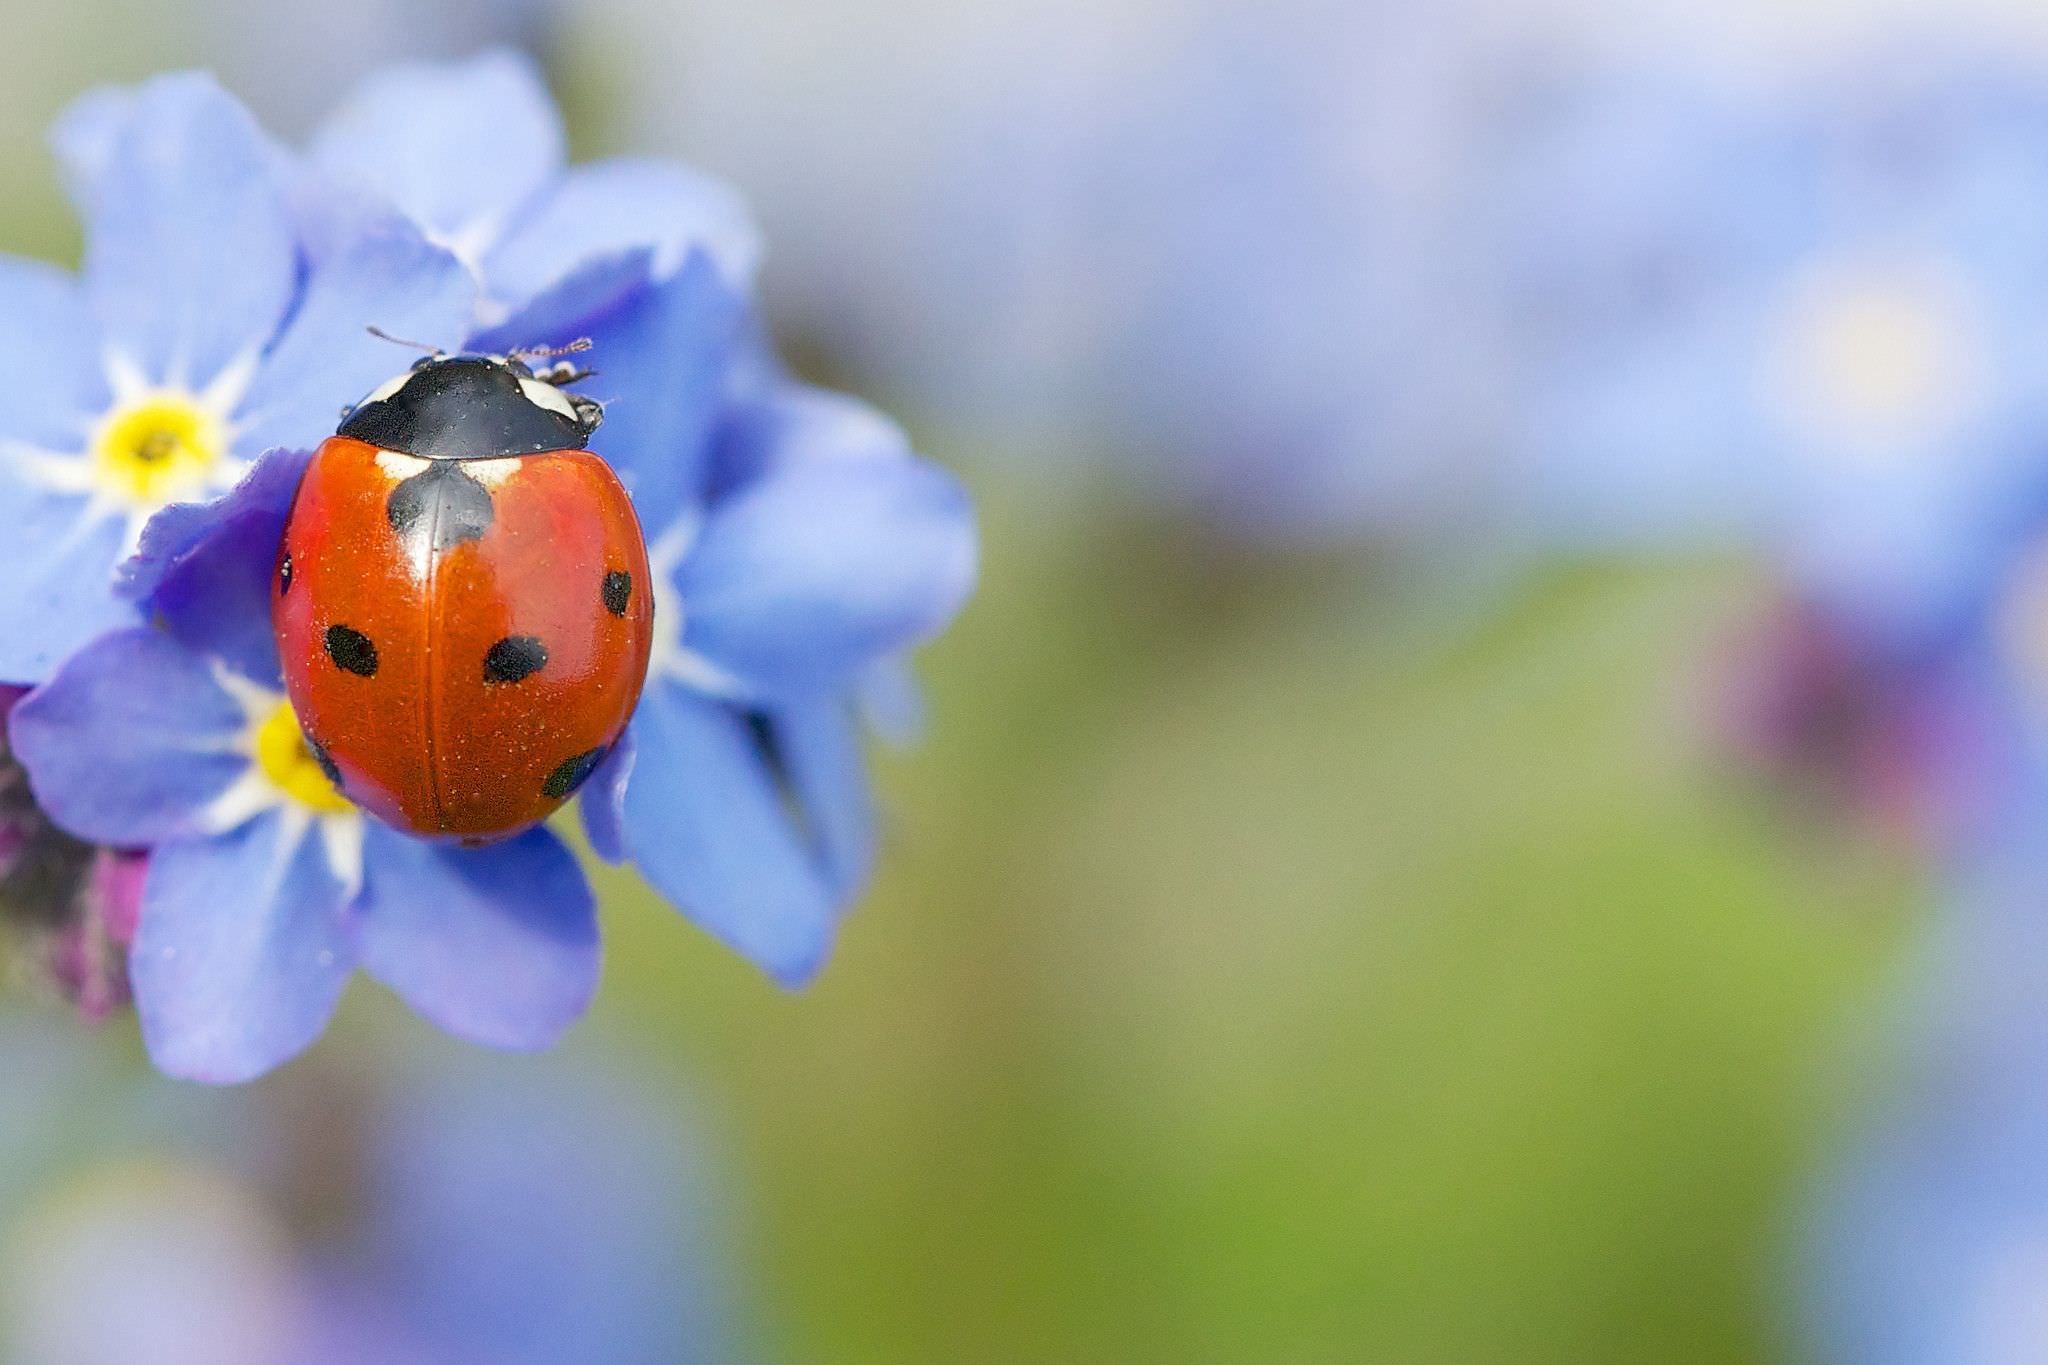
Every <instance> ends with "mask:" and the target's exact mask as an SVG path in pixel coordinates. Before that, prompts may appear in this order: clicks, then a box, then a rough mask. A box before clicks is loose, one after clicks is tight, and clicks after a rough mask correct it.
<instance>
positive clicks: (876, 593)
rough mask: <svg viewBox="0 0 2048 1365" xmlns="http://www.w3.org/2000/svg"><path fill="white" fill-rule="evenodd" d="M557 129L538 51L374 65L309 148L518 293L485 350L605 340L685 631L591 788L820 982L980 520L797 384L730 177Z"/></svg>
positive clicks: (772, 956)
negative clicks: (866, 707)
mask: <svg viewBox="0 0 2048 1365" xmlns="http://www.w3.org/2000/svg"><path fill="white" fill-rule="evenodd" d="M436 101H439V102H440V103H436ZM477 107H490V108H493V109H497V110H500V111H503V112H505V117H504V118H502V119H500V120H499V127H500V129H501V130H502V132H503V135H502V136H501V137H498V138H494V139H493V141H492V143H491V147H492V148H502V149H503V155H502V157H500V158H498V159H494V158H493V157H492V156H488V155H479V150H478V146H477V144H476V141H475V139H474V138H472V137H470V136H468V135H466V134H465V133H463V132H462V129H463V128H464V127H465V126H466V125H464V124H463V123H462V121H461V119H460V118H458V116H457V115H458V113H459V111H462V110H466V109H473V108H477ZM398 108H402V109H404V110H405V111H406V117H405V118H404V119H403V120H398V119H396V118H394V117H393V116H392V114H391V112H390V111H392V110H393V109H398ZM434 109H443V110H445V112H446V115H447V117H445V118H434V117H419V115H421V114H422V113H423V112H426V113H431V111H432V110H434ZM560 141H561V139H560V132H559V129H558V127H557V124H556V120H555V116H554V113H553V110H552V107H551V106H550V105H549V104H548V101H547V98H546V93H545V90H544V89H543V88H541V87H540V86H539V84H538V81H537V79H536V78H535V77H534V76H533V74H532V72H531V70H530V68H529V66H528V65H527V64H526V63H524V62H523V61H522V60H519V59H516V58H511V57H506V56H502V55H501V56H491V57H485V58H480V59H477V60H476V61H473V62H471V63H467V64H458V65H455V66H452V67H447V66H444V67H435V66H421V67H414V68H403V69H400V70H398V71H395V72H393V73H389V74H387V75H385V76H382V77H379V78H376V79H375V80H373V81H371V82H370V83H369V85H368V86H367V87H366V88H365V91H364V92H363V94H362V95H361V96H359V97H358V98H357V99H356V100H355V101H353V102H352V103H351V104H350V106H349V108H348V109H347V110H345V111H344V112H343V113H342V114H341V115H338V116H337V117H336V118H335V119H334V120H333V121H331V122H330V123H329V124H328V125H327V127H326V128H325V129H323V131H322V132H321V133H320V134H319V135H318V136H316V138H315V140H314V147H313V152H312V155H313V158H314V160H315V161H316V162H317V163H319V164H321V165H322V166H324V167H325V168H326V169H327V171H328V172H329V173H330V174H333V175H336V176H340V177H344V178H350V179H352V181H353V183H356V184H358V185H361V186H366V187H368V188H370V189H373V190H376V191H378V192H381V193H383V194H385V195H386V196H388V197H389V199H390V200H391V202H393V203H395V204H397V205H398V206H399V207H401V208H403V209H405V210H406V211H407V212H409V213H412V214H414V215H415V216H416V217H417V218H418V219H419V220H420V222H421V224H422V226H423V229H424V230H425V231H426V232H427V234H428V235H429V236H431V237H434V238H436V239H437V240H441V241H443V242H448V243H452V244H454V246H455V247H456V249H457V250H458V254H460V255H462V256H463V257H464V259H466V260H468V261H469V262H470V263H471V265H472V267H473V268H474V269H476V270H477V272H478V274H479V278H480V279H481V280H482V281H483V288H484V292H485V294H486V297H487V298H489V299H491V300H492V301H493V302H494V305H495V306H497V307H505V306H510V305H511V304H513V303H515V302H517V303H519V305H520V306H519V307H518V308H517V311H515V312H512V313H511V314H510V315H509V316H507V317H505V318H504V319H503V320H502V321H500V322H499V323H498V324H497V325H496V326H489V327H486V328H484V329H483V330H482V331H480V332H479V333H478V334H477V335H475V336H473V337H472V338H471V341H470V345H471V347H472V348H473V349H478V350H485V351H505V350H510V349H513V348H516V347H524V346H533V345H537V344H555V345H560V344H566V343H568V342H570V341H574V340H577V339H579V338H583V337H588V338H590V339H591V340H592V342H593V343H594V344H593V348H592V350H591V352H590V356H591V359H592V363H593V365H594V366H595V368H596V369H597V371H598V373H597V375H596V376H595V377H594V378H593V379H591V380H590V381H588V382H587V383H586V384H585V385H584V386H583V388H584V390H585V391H586V392H588V393H589V394H591V396H593V397H595V398H598V399H600V400H602V401H603V402H604V404H605V420H604V425H603V427H601V428H600V429H599V432H598V435H597V436H596V438H595V440H594V442H593V448H594V449H596V450H597V451H598V452H599V453H600V454H602V455H604V456H605V458H606V459H607V460H609V461H610V462H611V463H612V464H613V466H614V467H615V468H616V469H617V470H618V472H619V475H620V477H621V479H622V480H623V481H624V483H625V485H626V487H627V488H628V489H629V490H631V492H632V494H633V498H634V504H635V508H636V510H637V511H638V513H639V517H640V521H641V524H642V526H643V528H644V530H645V532H646V534H647V538H648V544H649V551H650V556H651V559H652V562H653V569H654V573H655V577H656V622H657V630H658V631H659V632H660V639H659V643H658V644H657V647H656V650H655V655H654V660H653V665H652V668H651V671H650V675H649V681H648V686H647V690H646V693H645V694H644V696H643V698H642V701H641V707H640V712H639V714H638V717H637V718H636V720H635V722H634V724H633V727H632V729H631V731H630V732H629V742H628V743H626V744H623V745H621V746H620V747H619V749H618V750H617V751H615V752H614V754H613V755H612V756H611V758H610V759H609V761H608V762H607V764H606V766H605V768H604V769H603V770H602V771H601V772H600V774H599V775H598V776H597V777H596V778H594V779H593V780H592V782H591V783H590V785H589V787H588V788H586V792H585V796H584V798H583V801H582V810H583V812H584V815H585V819H586V824H587V827H588V829H589V831H590V834H591V839H592V843H593V845H594V846H595V847H596V848H597V850H598V851H599V852H600V853H601V854H603V855H604V856H606V857H609V858H613V859H618V858H624V857H630V858H631V859H632V860H633V861H634V863H635V864H636V865H637V866H638V867H639V868H640V869H641V870H642V871H643V872H644V873H645V874H646V875H647V877H648V878H649V880H650V881H652V882H653V884H654V885H655V887H656V889H657V890H659V891H660V892H661V893H662V894H663V895H664V896H666V897H667V898H668V899H669V900H671V901H672V902H674V903H675V904H677V905H678V906H680V907H682V908H683V909H684V910H685V912H687V913H688V914H689V915H690V916H691V918H693V919H694V920H696V921H697V922H698V923H699V924H701V925H703V926H704V927H705V928H707V929H708V930H710V931H711V932H712V933H713V934H715V935H716V936H718V937H719V938H720V939H722V940H723V941H725V942H727V943H728V944H730V945H732V946H733V947H735V948H737V949H738V950H740V951H741V952H743V953H745V954H747V955H748V956H749V957H751V958H753V959H754V960H755V961H756V962H758V963H760V964H761V965H762V966H763V967H764V968H765V969H766V970H767V971H768V972H769V973H770V974H772V975H773V976H774V977H775V978H776V979H777V980H779V981H782V982H784V983H786V984H790V985H795V984H799V983H801V982H803V981H805V980H808V979H809V978H810V977H811V975H812V974H813V973H815V972H816V971H817V969H818V967H819V966H820V965H821V964H822V962H823V961H824V959H825V956H826V954H827V952H828V951H829V948H830V946H831V942H832V939H833V934H834V930H835V927H836V924H837V921H838V918H839V915H840V913H841V911H842V910H843V909H844V908H845V906H846V905H847V904H848V903H849V902H850V901H851V900H852V898H853V897H854V896H855V894H856V893H857V892H858V891H859V889H860V887H861V886H862V884H863V883H864V881H865V878H866V875H867V872H868V867H869V864H870V861H871V859H872V848H871V845H872V816H871V813H870V811H869V809H868V794H867V787H866V776H865V772H864V770H863V766H862V759H861V753H860V734H859V717H858V716H857V715H856V709H857V703H858V700H859V696H860V694H861V693H862V691H863V689H864V688H866V687H867V686H868V685H869V684H870V683H871V681H872V680H873V679H874V678H876V677H877V676H878V671H880V670H886V669H888V668H890V667H891V666H893V664H894V663H895V661H896V660H898V659H899V657H900V656H901V655H902V654H903V653H904V652H905V651H907V650H909V649H910V648H912V647H913V646H915V645H917V644H919V643H922V642H923V641H925V640H927V639H929V638H930V637H931V636H933V635H934V634H936V633H937V632H938V631H939V630H940V629H941V628H942V627H943V626H944V625H945V624H946V623H947V622H948V621H949V620H950V619H951V618H952V617H953V615H954V614H955V613H956V612H957V611H958V610H959V609H960V606H961V604H962V603H963V602H964V601H965V600H966V597H967V595H968V593H969V591H970V590H971V588H972V585H973V581H974V575H975V558H976V546H975V531H974V521H973V515H972V511H971V509H970V508H969V505H968V502H967V498H966V495H965V493H964V492H963V491H962V490H961V488H960V487H959V485H958V484H957V483H956V482H955V481H954V480H953V479H952V478H951V477H950V476H948V475H946V474H945V473H943V472H942V471H940V470H938V469H937V468H935V467H934V466H932V465H931V464H929V463H927V462H925V461H923V460H920V459H918V458H916V457H915V456H914V455H913V454H912V453H911V450H910V446H909V443H908V441H907V439H906V438H905V436H904V434H903V433H902V432H901V431H900V430H899V429H898V428H897V427H895V426H894V425H893V424H892V423H890V422H888V421H887V420H886V419H884V418H882V417H881V416H880V415H878V414H876V413H875V412H873V411H872V410H871V409H869V408H867V407H865V406H863V405H861V404H859V403H857V402H855V401H853V400H851V399H847V398H844V397H840V396H837V395H832V394H827V393H823V392H820V391H816V390H811V389H807V388H805V387H803V386H800V385H798V384H795V383H794V382H792V381H791V380H789V379H788V378H787V377H786V376H785V375H784V374H783V373H782V371H781V369H780V367H779V365H778V364H777V362H776V361H775V359H774V357H773V356H772V354H771V353H770V352H769V350H768V349H767V346H766V343H765V341H764V340H763V337H762V334H761V329H760V327H759V324H758V323H757V321H756V320H755V318H754V316H753V312H752V309H751V307H750V304H749V301H748V299H747V296H746V294H745V289H746V287H747V283H748V279H749V277H750V275H751V269H752V262H753V254H754V245H753V234H752V229H751V227H750V226H748V224H747V221H746V218H745V215H744V213H743V212H742V211H741V210H740V209H738V207H737V206H736V205H735V204H734V203H733V202H732V201H731V199H730V197H729V194H728V193H727V192H726V191H723V190H722V189H719V188H717V187H715V186H712V185H710V183H709V182H705V181H701V180H699V179H697V178H696V177H693V176H690V175H688V174H686V173H683V172H681V171H679V170H677V169H675V168H672V167H664V166H660V165H657V164H654V163H640V162H609V163H598V164H597V165H594V166H590V167H583V168H578V169H576V170H573V171H569V172H567V173H564V172H563V171H562V170H561V165H560V161H561V151H560ZM572 227H573V229H574V230H573V231H571V230H570V229H571V228H572ZM576 253H581V254H580V255H578V254H576ZM536 260H537V261H544V262H545V264H544V266H535V265H532V264H528V263H527V262H529V261H536ZM550 277H552V278H553V279H554V280H555V284H554V286H553V287H551V288H539V289H536V288H535V287H534V282H535V281H537V280H541V279H545V278H550Z"/></svg>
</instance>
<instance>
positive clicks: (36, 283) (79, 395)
mask: <svg viewBox="0 0 2048 1365" xmlns="http://www.w3.org/2000/svg"><path fill="white" fill-rule="evenodd" d="M0 371H4V372H5V373H7V374H20V375H34V376H35V382H34V383H30V384H17V385H15V386H14V391H13V392H12V393H11V394H9V396H8V399H7V402H6V404H5V405H4V406H0V437H6V438H10V439H13V440H18V441H23V442H26V443H28V444H30V445H34V446H38V447H44V448H48V449H52V450H58V451H73V450H78V449H80V448H81V447H82V446H83V445H84V443H85V437H86V433H87V431H88V430H89V429H90V426H91V423H92V421H93V418H94V417H95V416H96V415H97V414H98V413H100V412H102V411H104V410H105V408H106V405H107V386H106V377H105V374H104V373H103V371H102V367H101V364H100V357H99V343H98V338H97V336H96V334H95V332H94V329H93V325H92V318H91V316H90V314H89V313H88V312H87V310H86V306H85V295H84V293H83V292H82V291H81V290H80V288H79V285H78V281H77V280H76V279H75V278H73V277H72V276H71V275H69V274H66V273H65V272H64V271H62V270H59V269H57V268H56V267H55V266H51V265H46V264H44V263H43V262H41V261H30V260H24V259H22V258H21V257H19V256H0Z"/></svg>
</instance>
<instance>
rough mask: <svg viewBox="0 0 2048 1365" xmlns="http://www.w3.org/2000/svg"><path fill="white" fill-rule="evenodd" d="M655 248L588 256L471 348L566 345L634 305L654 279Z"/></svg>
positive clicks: (480, 336)
mask: <svg viewBox="0 0 2048 1365" xmlns="http://www.w3.org/2000/svg"><path fill="white" fill-rule="evenodd" d="M653 269H654V253H653V252H651V251H649V250H647V249H646V248H644V247H641V248H635V249H633V250H631V251H622V252H619V253H617V254H615V255H610V256H598V257H594V258H593V259H591V260H588V261H585V262H584V263H583V264H582V265H580V266H578V267H577V268H576V269H575V270H573V271H571V272H570V273H569V274H567V275H564V276H563V277H562V278H560V279H559V280H557V281H555V283H554V284H552V285H550V286H549V287H548V288H547V289H545V290H543V291H541V292H540V293H539V294H537V295H535V296H534V297H533V298H532V299H530V300H528V301H527V303H526V304H525V305H524V306H522V307H521V308H520V309H519V311H518V312H516V313H514V314H513V315H512V316H511V317H509V318H506V319H505V320H504V321H503V322H500V323H498V324H497V325H495V326H493V327H489V328H486V329H485V330H483V331H480V332H478V333H476V334H475V335H473V336H472V337H471V338H470V340H469V346H468V349H469V350H472V351H485V352H496V353H499V354H504V353H509V352H512V351H522V350H526V349H528V348H529V347H533V346H538V345H548V346H562V345H567V344H568V343H569V342H572V341H580V340H583V339H585V338H587V337H589V335H590V332H591V329H592V328H593V327H595V326H597V325H598V324H599V323H600V322H601V321H603V320H605V319H607V318H610V317H611V316H613V315H614V314H616V313H618V312H619V311H620V310H622V309H626V308H629V307H632V306H634V304H635V300H636V299H637V298H638V296H639V295H640V294H642V293H644V292H645V291H646V290H647V289H648V288H649V287H650V286H651V285H652V283H653V278H654V277H653Z"/></svg>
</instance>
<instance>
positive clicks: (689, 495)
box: [477, 252, 747, 527]
mask: <svg viewBox="0 0 2048 1365" xmlns="http://www.w3.org/2000/svg"><path fill="white" fill-rule="evenodd" d="M636 259H638V258H636V257H633V256H628V257H624V258H615V259H614V260H611V261H607V262H599V263H597V265H596V266H595V268H594V269H593V270H592V271H591V272H590V274H591V276H593V277H594V278H593V280H592V292H593V293H594V292H595V286H596V285H602V284H607V283H609V284H614V285H615V284H617V283H619V282H620V281H621V279H622V278H623V276H624V274H625V272H626V271H627V270H629V269H630V268H631V267H632V266H633V264H634V262H635V260H636ZM579 278H581V277H580V276H579ZM575 296H576V297H581V294H580V293H577V294H576V295H575ZM746 323H747V315H746V309H745V304H744V303H743V301H742V300H741V298H740V296H739V295H738V294H736V293H734V292H733V290H732V289H731V287H730V286H728V285H727V284H726V283H725V282H724V281H723V280H722V279H721V278H720V277H719V274H718V271H717V268H716V267H714V266H713V265H712V264H711V262H710V260H709V258H708V257H706V256H704V255H703V254H702V253H701V252H699V253H692V255H691V256H690V258H689V260H688V261H686V262H685V263H684V265H683V268H682V270H681V271H680V272H679V273H678V274H677V275H676V276H674V277H673V278H672V279H668V280H665V281H662V282H661V283H659V284H657V285H653V286H651V287H646V288H629V289H625V290H623V291H618V292H617V293H616V296H615V299H614V301H613V303H612V304H611V306H609V307H607V308H605V309H603V310H602V311H600V312H598V313H596V314H594V315H575V314H572V313H571V312H570V311H569V310H568V309H565V308H562V307H560V306H559V304H555V305H553V306H551V307H550V308H548V309H547V310H545V312H544V310H543V309H542V308H541V306H540V305H539V304H538V303H537V304H536V305H535V307H534V308H532V309H529V310H528V313H527V314H526V315H524V316H522V318H520V319H518V320H516V322H514V323H507V324H505V325H504V326H501V327H498V328H494V329H492V330H491V331H490V332H488V333H485V334H484V336H483V337H482V338H480V339H479V340H478V342H477V344H478V345H486V346H488V345H495V344H499V343H509V344H512V345H527V346H530V345H550V346H559V345H566V344H567V343H569V342H572V341H575V340H577V339H578V338H580V337H586V336H587V337H589V338H590V339H591V342H592V346H591V349H590V352H589V354H588V355H587V356H586V357H585V359H587V360H588V361H589V363H590V365H591V367H592V368H593V369H594V370H595V371H596V373H595V374H594V375H592V376H591V377H590V378H589V379H588V380H585V381H584V382H583V384H582V385H581V386H580V391H581V392H583V393H586V394H588V395H590V396H591V397H592V398H595V399H597V400H599V401H600V402H602V403H603V404H604V405H605V408H604V425H603V426H601V427H599V428H598V431H597V435H596V436H595V437H593V438H592V440H591V448H592V449H594V450H597V451H599V452H601V453H602V454H603V455H604V457H605V458H606V459H607V460H609V461H610V462H611V464H612V467H613V468H614V469H616V470H617V471H618V474H619V478H620V480H621V481H622V482H623V483H624V484H625V485H626V487H627V488H628V489H630V490H631V491H632V494H633V504H634V507H635V508H636V509H637V510H638V512H639V514H640V521H641V524H642V525H644V526H649V527H654V526H663V525H666V524H668V523H669V522H670V521H672V520H674V519H675V518H676V517H677V516H679V515H681V513H682V510H683V508H684V507H686V506H688V505H690V504H692V503H693V502H694V501H695V500H696V498H697V496H698V494H699V492H700V491H701V489H702V487H703V484H704V479H705V460H706V455H707V448H708V445H709V440H710V433H711V429H712V425H713V423H714V421H715V420H716V418H717V417H718V414H719V412H720V411H721V409H722V408H723V406H724V403H725V397H726V391H727V384H728V381H729V376H730V371H731V368H732V364H733V361H734V357H735V355H736V353H737V348H738V345H739V342H740V340H741V338H742V337H743V336H744V335H745V326H746Z"/></svg>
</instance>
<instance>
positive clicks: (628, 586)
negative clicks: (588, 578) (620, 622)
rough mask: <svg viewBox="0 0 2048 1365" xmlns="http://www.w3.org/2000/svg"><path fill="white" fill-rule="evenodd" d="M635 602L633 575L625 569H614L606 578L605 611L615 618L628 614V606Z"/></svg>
mask: <svg viewBox="0 0 2048 1365" xmlns="http://www.w3.org/2000/svg"><path fill="white" fill-rule="evenodd" d="M632 600H633V575H631V574H629V573H627V572H625V571H624V570H623V569H613V570H612V571H611V572H610V573H608V574H606V575H605V576H604V609H605V610H606V611H608V612H610V613H611V614H612V615H614V616H624V615H625V614H626V604H627V603H628V602H631V601H632Z"/></svg>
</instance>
